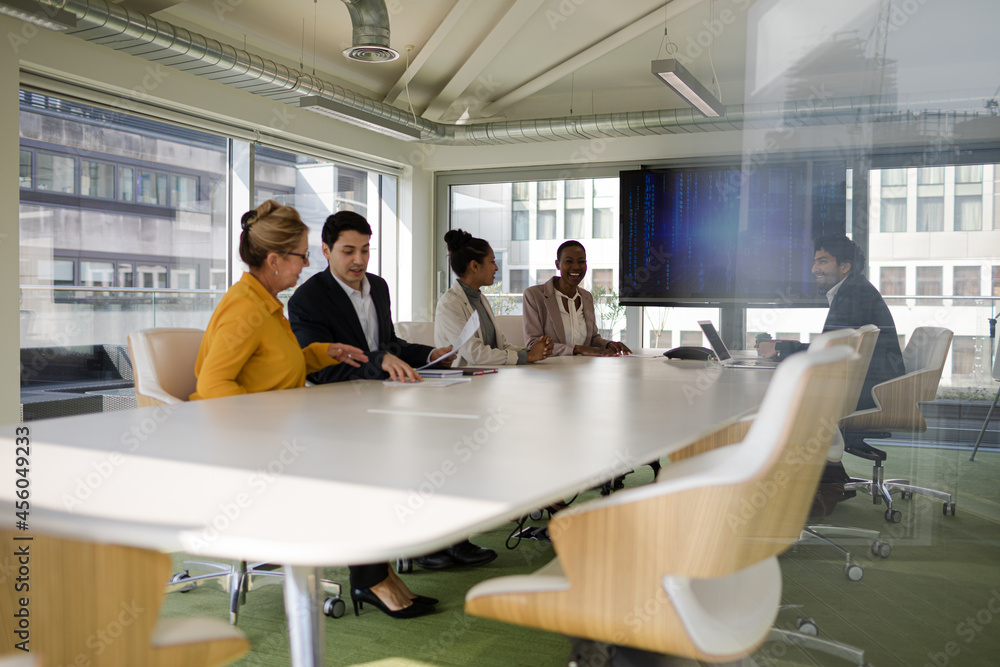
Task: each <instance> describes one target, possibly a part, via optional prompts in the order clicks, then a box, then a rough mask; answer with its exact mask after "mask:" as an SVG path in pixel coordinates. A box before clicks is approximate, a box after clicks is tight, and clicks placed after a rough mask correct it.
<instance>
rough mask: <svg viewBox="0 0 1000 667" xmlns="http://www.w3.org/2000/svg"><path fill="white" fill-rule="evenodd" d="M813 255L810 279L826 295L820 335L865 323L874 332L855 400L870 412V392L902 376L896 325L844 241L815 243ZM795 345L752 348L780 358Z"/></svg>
mask: <svg viewBox="0 0 1000 667" xmlns="http://www.w3.org/2000/svg"><path fill="white" fill-rule="evenodd" d="M813 247H814V248H815V251H816V252H815V255H814V256H813V268H812V272H813V275H814V276H816V285H817V287H819V289H820V291H821V292H825V293H826V298H827V300H828V301H829V303H830V311H829V312H828V313H827V316H826V322H825V323H824V324H823V331H824V332H827V331H833V330H835V329H857V328H858V327H863V326H865V325H866V324H874V325H875V326H877V327H878V328H879V334H878V341H877V342H876V343H875V352H874V353H873V354H872V361H871V365H869V366H868V374H867V375H866V376H865V384H864V387H863V388H862V390H861V397H860V398H859V399H858V407H857V409H858V410H864V409H867V408H873V407H875V399H874V398H873V397H872V387H874V386H875V385H877V384H879V383H880V382H885V381H886V380H891V379H892V378H894V377H899V376H900V375H902V374H903V373H904V372H905V369H904V367H903V353H902V350H900V348H899V337H898V336H897V335H896V323H895V321H894V320H893V319H892V313H890V312H889V307H888V306H886V305H885V301H884V300H883V299H882V295H881V294H879V291H878V290H877V289H875V286H874V285H872V284H871V283H870V282H868V279H867V278H865V276H864V274H863V273H862V272H863V271H864V269H865V255H864V253H863V252H862V251H861V249H860V248H859V247H858V246H857V245H856V244H855V243H854V241H852V240H851V239H849V238H847V237H846V236H844V235H842V234H840V235H834V236H825V237H822V238H819V239H817V240H816V242H815V244H814V246H813ZM807 347H808V345H803V344H802V343H798V342H796V341H762V342H761V343H760V344H759V345H758V351H759V352H760V354H761V356H765V357H768V356H772V355H773V354H775V353H776V354H777V355H778V356H779V358H782V359H784V358H786V357H787V356H788V355H789V354H792V353H794V352H799V351H801V350H804V349H805V348H807Z"/></svg>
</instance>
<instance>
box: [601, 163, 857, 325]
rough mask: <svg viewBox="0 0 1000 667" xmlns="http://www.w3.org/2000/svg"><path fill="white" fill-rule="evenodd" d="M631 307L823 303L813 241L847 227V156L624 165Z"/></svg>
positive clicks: (625, 294)
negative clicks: (707, 164) (814, 267)
mask: <svg viewBox="0 0 1000 667" xmlns="http://www.w3.org/2000/svg"><path fill="white" fill-rule="evenodd" d="M620 185H621V200H620V210H621V218H620V224H621V235H620V237H619V238H620V240H621V264H620V267H621V270H620V272H619V276H620V284H619V294H620V298H621V302H622V303H623V304H626V305H637V306H638V305H647V306H718V305H725V304H737V305H758V306H759V305H772V306H779V307H810V306H826V305H827V302H826V298H825V297H824V296H823V295H821V294H820V293H819V292H818V291H817V289H816V279H815V278H814V277H813V275H812V273H811V269H812V257H813V241H814V239H816V238H819V237H821V236H825V235H828V234H843V233H844V232H845V229H846V224H847V165H846V162H842V161H841V162H838V161H817V160H802V161H796V162H783V163H780V164H777V163H774V164H771V163H768V164H763V165H757V166H754V167H753V168H744V167H743V166H742V165H740V164H738V163H734V164H733V165H731V166H717V167H698V168H690V169H644V170H639V171H623V172H621V175H620Z"/></svg>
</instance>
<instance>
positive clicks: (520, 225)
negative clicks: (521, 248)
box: [510, 210, 529, 241]
mask: <svg viewBox="0 0 1000 667" xmlns="http://www.w3.org/2000/svg"><path fill="white" fill-rule="evenodd" d="M510 226H511V229H510V238H511V240H512V241H527V240H528V238H529V236H528V212H527V211H518V210H515V211H514V213H513V215H512V217H511V225H510Z"/></svg>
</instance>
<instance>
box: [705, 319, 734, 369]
mask: <svg viewBox="0 0 1000 667" xmlns="http://www.w3.org/2000/svg"><path fill="white" fill-rule="evenodd" d="M698 326H700V327H701V330H702V331H703V332H704V333H705V338H707V339H708V344H709V345H711V346H712V349H713V350H715V356H717V357H718V358H719V361H725V360H726V359H729V358H731V357H732V355H731V354H729V349H728V348H727V347H726V344H725V343H723V342H722V336H720V335H719V332H718V331H716V330H715V325H714V324H712V323H711V322H709V321H708V320H699V321H698Z"/></svg>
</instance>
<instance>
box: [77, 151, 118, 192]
mask: <svg viewBox="0 0 1000 667" xmlns="http://www.w3.org/2000/svg"><path fill="white" fill-rule="evenodd" d="M80 164H81V167H82V168H81V169H80V193H81V194H83V195H86V196H87V197H100V198H101V199H114V198H115V167H114V165H111V164H106V163H104V162H94V161H93V160H83V161H82V162H81V163H80Z"/></svg>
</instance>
